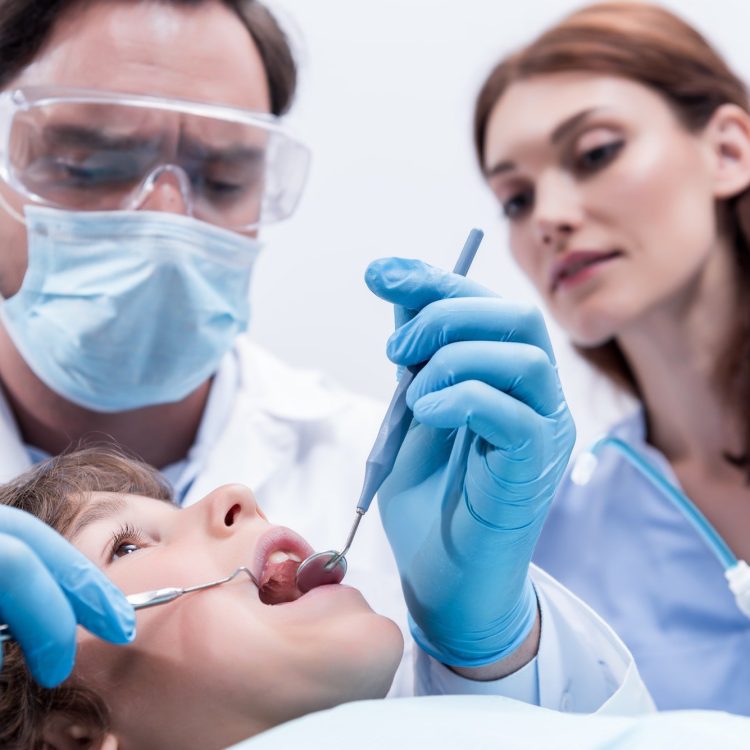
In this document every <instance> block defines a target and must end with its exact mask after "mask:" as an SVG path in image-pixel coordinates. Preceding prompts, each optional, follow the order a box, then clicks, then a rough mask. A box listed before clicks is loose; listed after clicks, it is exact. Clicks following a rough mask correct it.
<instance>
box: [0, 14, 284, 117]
mask: <svg viewBox="0 0 750 750" xmlns="http://www.w3.org/2000/svg"><path fill="white" fill-rule="evenodd" d="M91 2H93V0H35V2H31V3H30V2H29V1H28V0H0V89H2V88H5V87H6V86H7V85H8V84H9V83H10V82H11V81H12V80H13V79H14V78H15V77H16V76H17V75H18V74H19V73H20V72H21V71H22V70H23V69H24V68H25V67H26V66H27V65H29V63H31V62H33V60H34V58H35V57H36V56H37V55H38V54H39V52H40V50H41V49H42V47H43V46H44V44H45V42H46V41H47V40H48V38H49V37H50V35H51V34H52V32H53V30H54V27H55V23H56V22H57V21H59V20H60V18H61V17H63V16H64V15H65V14H66V13H68V12H70V11H71V10H72V9H74V8H79V7H85V6H86V5H87V4H88V3H91ZM151 2H160V3H163V4H164V5H177V6H186V7H192V6H197V5H203V4H204V3H205V2H207V0H151ZM219 2H221V3H222V4H223V5H226V6H227V8H229V9H230V10H231V11H232V12H233V13H235V14H236V15H237V17H238V19H239V20H240V21H241V22H242V24H243V25H244V26H245V28H246V29H247V31H248V33H249V34H250V36H251V37H252V38H253V41H254V42H255V46H256V47H257V48H258V52H259V53H260V57H261V59H262V60H263V67H264V68H265V71H266V77H267V79H268V89H269V92H270V96H271V112H272V113H273V114H275V115H281V114H283V113H284V112H286V111H287V110H288V109H289V107H290V106H291V104H292V100H293V99H294V92H295V88H296V86H297V65H296V63H295V61H294V56H293V54H292V50H291V48H290V46H289V41H288V39H287V37H286V35H285V34H284V32H283V31H282V30H281V27H280V26H279V24H278V22H277V21H276V19H275V18H274V17H273V15H272V14H271V12H270V11H269V10H268V9H267V8H266V7H265V6H264V5H263V4H262V3H259V2H256V0H219ZM215 43H216V44H217V45H220V44H221V43H222V40H221V39H216V40H215ZM186 54H189V51H188V52H187V53H186ZM227 75H230V76H237V77H238V78H240V79H241V77H242V71H241V70H234V71H230V70H228V71H227ZM144 93H147V92H144Z"/></svg>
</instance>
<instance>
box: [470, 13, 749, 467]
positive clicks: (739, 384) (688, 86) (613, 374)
mask: <svg viewBox="0 0 750 750" xmlns="http://www.w3.org/2000/svg"><path fill="white" fill-rule="evenodd" d="M562 71H588V72H591V73H596V74H605V75H614V76H621V77H624V78H629V79H631V80H634V81H637V82H639V83H642V84H643V85H645V86H648V87H649V88H651V89H652V90H654V91H656V92H657V93H659V94H661V96H663V97H664V99H665V101H666V102H667V103H668V104H669V105H670V107H671V108H672V110H673V112H674V113H675V115H676V116H677V118H678V119H679V121H680V122H681V123H682V125H683V126H684V127H685V128H686V129H687V130H688V131H691V132H698V131H700V130H701V129H702V128H703V127H704V126H705V125H706V124H707V123H708V121H709V120H710V118H711V116H712V115H713V113H714V112H715V111H716V109H717V108H718V107H720V106H721V105H722V104H727V103H731V104H736V105H737V106H739V107H742V109H744V110H746V111H747V110H748V109H749V107H748V94H747V89H746V87H745V85H744V83H743V82H742V81H741V80H740V79H739V78H738V77H737V76H736V75H735V74H734V73H733V72H732V70H731V69H730V68H729V66H728V65H727V64H726V62H725V61H724V60H723V59H722V58H721V56H720V55H719V54H718V53H717V52H716V51H715V50H714V49H713V47H711V45H710V44H709V43H708V42H707V41H706V40H705V39H704V38H703V37H702V36H701V35H700V34H699V33H698V32H697V31H696V30H695V29H694V28H692V27H691V26H689V25H688V24H687V23H685V22H684V21H683V20H681V19H680V18H678V17H677V16H675V15H674V14H672V13H670V12H669V11H667V10H664V9H663V8H660V7H658V6H654V5H649V4H646V3H640V2H638V3H632V2H610V3H599V4H595V5H590V6H587V7H584V8H582V9H581V10H579V11H576V12H574V13H573V14H571V15H570V16H568V17H566V18H564V19H563V20H562V21H560V22H559V23H558V24H556V25H555V26H553V27H552V28H550V29H549V30H547V31H546V32H544V33H543V34H542V35H541V36H539V37H538V38H537V39H536V40H534V41H533V42H531V44H529V45H527V46H526V47H523V48H522V49H520V50H518V51H517V52H515V53H513V54H511V55H510V56H509V57H506V58H505V59H504V60H501V61H500V63H498V65H496V66H495V68H494V69H493V70H492V72H491V73H490V75H489V76H488V78H487V80H486V81H485V83H484V85H483V86H482V88H481V90H480V93H479V96H478V98H477V102H476V106H475V110H474V145H475V148H476V153H477V156H478V158H479V163H480V166H482V165H483V164H484V157H485V145H486V144H485V140H486V135H487V123H488V120H489V118H490V115H491V113H492V110H493V108H494V107H495V104H497V102H498V101H499V100H500V98H501V97H502V96H503V94H504V93H505V91H506V90H507V89H508V87H509V86H510V85H511V84H513V83H514V82H516V81H521V80H524V79H527V78H530V77H532V76H535V75H540V74H547V73H557V72H562ZM717 213H718V219H719V226H720V228H721V231H723V232H725V233H726V234H727V236H728V237H729V238H730V239H731V241H732V245H733V249H734V262H735V267H736V271H737V278H738V286H739V287H740V288H745V289H750V252H748V250H749V246H750V190H746V191H744V192H743V193H741V194H740V195H737V196H735V197H733V198H732V199H730V200H726V201H722V202H721V203H719V204H717ZM576 349H577V351H578V352H579V353H580V354H581V355H582V356H583V357H584V358H585V359H586V360H588V362H589V363H591V364H592V365H593V366H594V367H595V368H597V369H598V370H599V371H601V372H603V373H604V374H605V375H606V376H608V377H609V378H611V379H612V380H613V381H614V382H615V383H617V384H618V385H619V386H620V387H623V388H624V389H626V390H627V391H629V392H630V393H631V394H633V395H635V396H636V397H640V396H641V394H640V391H639V388H638V383H637V382H636V380H635V378H634V376H633V372H632V370H631V368H630V366H629V365H628V362H627V360H626V358H625V356H624V355H623V352H622V350H621V349H620V347H619V346H618V345H617V343H616V342H615V341H609V342H607V343H605V344H603V345H601V346H596V347H589V348H585V347H579V346H577V347H576ZM715 377H716V383H717V386H719V387H720V388H721V389H722V390H723V392H726V393H727V394H728V396H729V399H730V402H734V404H735V405H736V406H737V407H738V409H739V410H740V413H744V414H745V415H746V417H745V425H744V439H745V451H746V452H747V450H748V448H749V447H750V408H748V407H750V295H747V294H743V295H742V297H741V307H739V308H738V310H737V316H736V318H735V326H734V330H732V331H730V332H729V336H728V339H727V343H726V347H725V350H724V352H723V356H721V357H720V358H719V359H718V361H717V367H716V372H715ZM745 461H746V458H745ZM746 465H747V464H746ZM748 478H749V479H750V466H748Z"/></svg>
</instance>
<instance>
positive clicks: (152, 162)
mask: <svg viewBox="0 0 750 750" xmlns="http://www.w3.org/2000/svg"><path fill="white" fill-rule="evenodd" d="M309 161H310V153H309V150H308V149H307V147H306V146H304V145H303V144H302V143H300V142H299V141H297V140H295V139H294V138H292V137H291V136H290V135H289V134H287V132H286V131H285V130H284V129H283V128H281V127H280V126H279V121H278V118H276V117H274V116H272V115H265V114H257V113H254V112H249V111H246V110H241V109H235V108H232V107H225V106H221V105H213V104H203V103H199V102H190V101H182V100H177V99H175V100H172V99H162V98H159V97H151V96H141V95H136V94H120V93H114V92H107V91H96V90H88V89H69V88H61V87H27V88H19V89H14V90H9V91H5V92H3V93H2V94H0V176H1V177H2V179H3V180H4V181H5V182H6V183H7V184H8V185H10V186H11V187H12V188H13V189H14V190H16V191H17V192H18V193H20V194H21V195H22V196H24V197H25V198H27V199H29V200H30V201H32V202H34V203H38V204H40V205H46V206H52V207H55V208H63V209H69V210H79V211H112V210H120V209H136V208H140V207H142V206H144V204H147V202H148V200H149V196H151V195H152V193H153V192H154V191H155V190H156V189H157V188H159V186H160V185H162V184H164V183H171V185H172V188H173V189H174V190H177V191H179V196H180V197H181V201H182V204H183V206H184V210H185V212H186V213H187V214H189V215H191V216H194V217H195V218H197V219H201V220H203V221H207V222H210V223H211V224H216V225H218V226H221V227H224V228H226V229H233V230H238V231H246V230H251V229H255V228H257V227H259V226H261V225H265V224H270V223H273V222H276V221H280V220H281V219H285V218H286V217H288V216H289V215H290V214H291V213H292V212H293V211H294V209H295V207H296V205H297V202H298V200H299V197H300V195H301V193H302V188H303V186H304V183H305V178H306V176H307V169H308V165H309ZM147 207H148V206H147Z"/></svg>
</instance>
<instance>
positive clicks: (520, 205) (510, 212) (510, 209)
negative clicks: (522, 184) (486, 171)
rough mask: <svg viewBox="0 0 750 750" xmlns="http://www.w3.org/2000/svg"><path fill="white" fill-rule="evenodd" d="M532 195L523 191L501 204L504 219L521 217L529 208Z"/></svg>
mask: <svg viewBox="0 0 750 750" xmlns="http://www.w3.org/2000/svg"><path fill="white" fill-rule="evenodd" d="M532 200H533V195H532V192H531V190H525V191H523V192H521V193H516V194H515V195H514V196H512V197H511V198H509V199H508V200H507V201H504V202H503V214H504V215H505V218H506V219H510V220H511V221H512V220H513V219H518V218H520V217H521V216H523V215H524V214H525V213H526V212H527V211H528V210H529V208H531V203H532Z"/></svg>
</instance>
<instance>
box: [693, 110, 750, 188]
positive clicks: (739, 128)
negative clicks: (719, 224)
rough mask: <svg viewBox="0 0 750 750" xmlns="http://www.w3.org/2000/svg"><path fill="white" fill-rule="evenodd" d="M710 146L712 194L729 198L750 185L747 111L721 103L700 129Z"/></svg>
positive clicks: (749, 116)
mask: <svg viewBox="0 0 750 750" xmlns="http://www.w3.org/2000/svg"><path fill="white" fill-rule="evenodd" d="M702 136H703V138H704V139H705V143H706V145H707V146H708V148H709V154H710V159H711V167H712V173H713V182H714V197H716V198H731V197H732V196H735V195H738V194H739V193H742V192H743V191H744V190H745V189H746V188H747V187H748V186H750V114H748V112H746V111H745V110H744V109H742V107H738V106H737V105H736V104H722V105H721V106H720V107H718V108H717V109H716V111H715V112H714V113H713V115H712V116H711V119H710V120H709V121H708V124H707V125H706V126H705V128H704V129H703V133H702Z"/></svg>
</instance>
